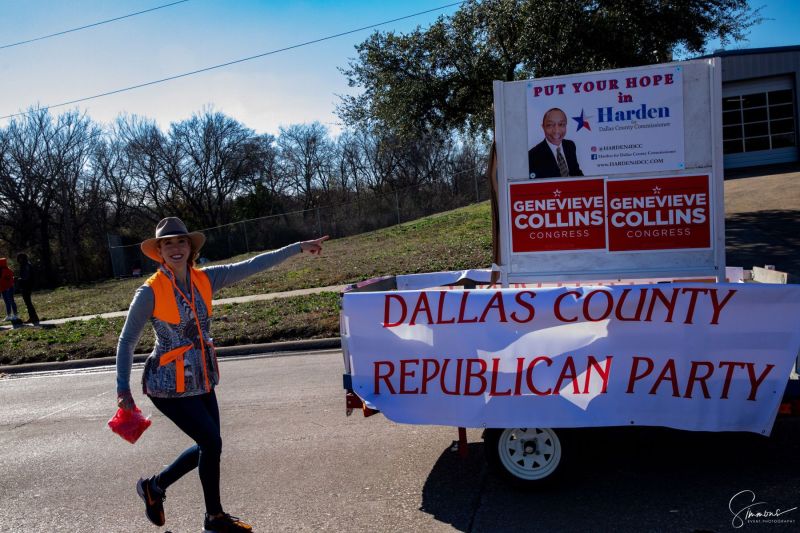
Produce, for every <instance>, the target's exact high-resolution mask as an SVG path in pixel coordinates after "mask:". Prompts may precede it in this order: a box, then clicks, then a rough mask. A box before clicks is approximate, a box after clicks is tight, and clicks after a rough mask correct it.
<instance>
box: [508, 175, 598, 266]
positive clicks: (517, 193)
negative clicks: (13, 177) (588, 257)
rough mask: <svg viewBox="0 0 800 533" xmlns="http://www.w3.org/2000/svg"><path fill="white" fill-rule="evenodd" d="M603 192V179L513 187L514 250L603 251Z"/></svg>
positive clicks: (515, 185) (519, 184)
mask: <svg viewBox="0 0 800 533" xmlns="http://www.w3.org/2000/svg"><path fill="white" fill-rule="evenodd" d="M603 189H604V185H603V180H602V179H590V180H580V181H579V180H564V181H546V182H533V183H524V184H523V183H518V184H512V185H511V218H512V223H511V224H512V227H511V234H512V242H513V248H514V251H515V252H540V251H558V250H604V249H605V248H606V231H605V226H606V224H605V194H604V190H603Z"/></svg>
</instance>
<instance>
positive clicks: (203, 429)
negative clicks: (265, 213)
mask: <svg viewBox="0 0 800 533" xmlns="http://www.w3.org/2000/svg"><path fill="white" fill-rule="evenodd" d="M327 239H328V237H327V236H325V237H320V238H318V239H314V240H311V241H304V242H298V243H295V244H290V245H289V246H285V247H283V248H281V249H279V250H275V251H272V252H266V253H263V254H260V255H257V256H255V257H253V258H251V259H248V260H246V261H241V262H239V263H233V264H227V265H216V266H210V267H207V268H204V269H202V270H201V269H197V268H195V261H196V260H197V257H198V256H199V253H200V248H201V247H202V246H203V243H204V242H205V240H206V238H205V236H204V235H203V234H202V233H199V232H191V233H189V231H188V230H187V229H186V226H185V225H184V224H183V222H182V221H181V220H180V219H178V218H175V217H169V218H165V219H163V220H161V221H160V222H159V223H158V225H157V226H156V236H155V238H152V239H148V240H146V241H144V242H143V243H142V244H141V249H142V252H143V253H144V254H145V255H146V256H147V257H149V258H150V259H152V260H153V261H155V262H156V263H159V268H158V270H157V271H156V273H155V274H153V275H152V276H151V277H150V278H148V279H147V281H145V283H144V285H142V286H141V287H139V289H137V291H136V294H135V295H134V296H133V301H132V302H131V305H130V309H129V310H128V318H127V319H126V320H125V326H124V327H123V328H122V334H121V335H120V338H119V343H118V344H117V405H118V406H119V407H121V408H123V409H127V410H131V409H134V408H135V407H136V404H135V403H134V401H133V396H132V395H131V390H130V383H129V382H130V375H131V364H132V362H133V349H134V348H135V347H136V344H137V342H138V341H139V337H140V336H141V334H142V330H143V329H144V327H145V324H147V322H152V325H153V329H154V330H155V334H156V343H155V347H154V348H153V351H152V353H151V354H150V357H148V358H147V361H146V362H145V365H144V372H143V375H142V390H143V392H144V394H145V395H147V396H148V397H150V400H151V401H152V402H153V405H155V406H156V408H157V409H158V410H159V411H161V412H162V413H163V414H164V416H166V417H167V418H169V419H170V420H171V421H172V422H174V423H175V425H176V426H178V428H179V429H180V430H181V431H183V432H184V433H186V434H187V435H188V436H189V437H190V438H191V439H192V440H194V441H195V442H196V444H195V445H193V446H190V447H189V448H187V449H186V450H185V451H184V452H183V453H182V454H181V455H180V456H178V458H177V459H175V461H174V462H173V463H172V464H171V465H169V466H167V467H166V468H164V469H163V470H162V471H161V472H159V473H158V474H156V475H154V476H153V477H150V478H147V479H140V480H139V481H138V483H137V484H136V492H137V493H138V494H139V496H140V497H141V498H142V500H144V504H145V513H146V515H147V518H148V519H150V521H151V522H152V523H153V524H155V525H157V526H162V525H164V521H165V518H164V504H163V502H164V498H165V496H166V490H167V488H168V487H169V486H170V485H172V484H173V483H175V482H176V481H178V479H180V478H181V477H183V476H184V475H185V474H187V473H189V472H191V471H192V470H194V469H195V468H197V469H198V470H199V474H200V483H201V484H202V486H203V497H204V499H205V509H206V515H205V520H204V523H203V527H204V528H205V529H204V531H206V532H228V531H234V532H235V531H252V528H251V527H250V526H249V525H248V524H246V523H244V522H243V521H242V520H240V519H238V518H236V517H233V516H231V515H229V514H228V513H226V512H224V511H223V508H222V503H221V501H220V493H219V478H220V472H219V465H220V456H221V453H222V438H221V436H220V418H219V408H218V407H217V397H216V394H215V392H214V387H215V386H216V385H217V383H218V382H219V370H218V367H217V356H216V352H215V351H214V345H213V344H212V340H211V333H210V331H209V326H210V317H211V296H212V295H213V293H214V292H216V291H218V290H219V289H221V288H223V287H227V286H228V285H231V284H233V283H235V282H237V281H240V280H242V279H244V278H246V277H248V276H251V275H253V274H256V273H257V272H261V271H262V270H266V269H268V268H269V267H272V266H275V265H277V264H278V263H280V262H282V261H284V260H286V259H288V258H289V257H291V256H293V255H296V254H298V253H301V252H306V253H310V254H320V253H322V242H323V241H325V240H327Z"/></svg>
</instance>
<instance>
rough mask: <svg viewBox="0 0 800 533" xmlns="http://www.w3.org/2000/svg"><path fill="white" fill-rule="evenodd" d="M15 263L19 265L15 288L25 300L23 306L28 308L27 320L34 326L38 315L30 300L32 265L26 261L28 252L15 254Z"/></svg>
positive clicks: (32, 280)
mask: <svg viewBox="0 0 800 533" xmlns="http://www.w3.org/2000/svg"><path fill="white" fill-rule="evenodd" d="M17 265H19V273H18V274H17V279H16V288H17V290H18V291H19V292H20V293H21V294H22V301H23V302H25V307H26V308H27V309H28V322H30V323H31V324H33V325H34V326H38V325H39V315H37V314H36V309H35V308H34V307H33V302H32V301H31V291H33V282H34V276H33V273H34V271H33V266H32V265H31V264H30V262H29V261H28V254H24V253H21V254H17Z"/></svg>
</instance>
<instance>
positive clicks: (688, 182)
mask: <svg viewBox="0 0 800 533" xmlns="http://www.w3.org/2000/svg"><path fill="white" fill-rule="evenodd" d="M606 184H607V187H608V189H607V199H608V249H609V251H612V252H618V251H635V250H639V251H645V250H672V249H692V248H694V249H698V248H710V247H711V210H710V193H709V176H708V175H701V176H667V177H662V178H644V179H637V178H633V179H622V180H608V181H607V182H606Z"/></svg>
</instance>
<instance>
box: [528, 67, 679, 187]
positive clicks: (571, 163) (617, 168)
mask: <svg viewBox="0 0 800 533" xmlns="http://www.w3.org/2000/svg"><path fill="white" fill-rule="evenodd" d="M526 94H527V97H526V100H527V124H528V167H529V177H530V178H558V177H568V176H608V175H612V174H631V173H636V172H656V171H661V170H683V169H684V147H683V78H682V68H681V67H680V66H670V67H656V68H642V69H640V70H626V71H621V72H605V73H600V74H590V75H575V76H569V77H560V78H551V79H542V80H530V81H529V82H528V83H527V89H526Z"/></svg>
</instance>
